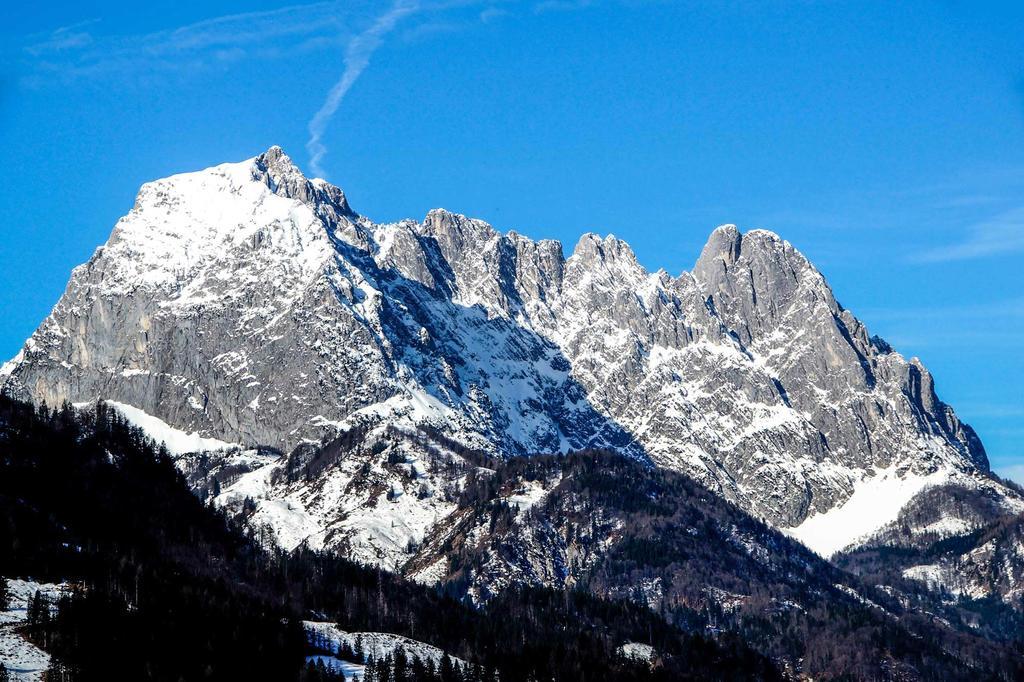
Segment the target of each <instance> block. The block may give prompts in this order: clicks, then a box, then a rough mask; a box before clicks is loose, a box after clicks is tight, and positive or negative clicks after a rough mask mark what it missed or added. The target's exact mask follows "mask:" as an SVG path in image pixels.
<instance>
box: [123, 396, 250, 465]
mask: <svg viewBox="0 0 1024 682" xmlns="http://www.w3.org/2000/svg"><path fill="white" fill-rule="evenodd" d="M104 402H106V403H107V404H108V405H110V406H111V407H113V408H114V409H115V410H117V411H118V412H120V413H121V415H122V416H123V417H124V418H125V419H127V420H128V421H129V422H131V423H132V424H133V425H135V426H137V427H139V428H140V429H142V430H143V431H145V432H146V435H148V436H149V437H150V438H152V439H153V440H154V441H155V442H156V443H157V444H159V443H163V444H164V445H165V446H166V447H167V451H168V452H170V453H171V454H172V455H184V454H186V453H189V452H210V451H213V450H231V449H238V448H239V446H238V445H236V444H234V443H227V442H225V441H222V440H218V439H216V438H205V437H203V436H200V435H199V434H198V433H186V432H185V431H182V430H181V429H176V428H174V427H173V426H171V425H170V424H168V423H167V422H165V421H164V420H162V419H160V418H158V417H154V416H153V415H150V414H146V413H145V412H143V411H142V410H140V409H139V408H137V407H133V406H132V405H126V404H124V403H119V402H117V401H115V400H106V401H104Z"/></svg>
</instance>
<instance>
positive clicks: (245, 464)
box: [0, 147, 1024, 567]
mask: <svg viewBox="0 0 1024 682" xmlns="http://www.w3.org/2000/svg"><path fill="white" fill-rule="evenodd" d="M0 390H2V391H3V392H4V393H5V394H9V395H12V396H15V397H19V398H22V399H29V400H33V401H35V402H44V401H45V402H46V403H48V404H51V405H55V404H60V403H61V402H64V401H69V402H73V403H85V402H92V401H96V400H111V401H116V402H118V403H121V404H124V405H126V406H129V407H130V408H134V409H135V410H141V411H142V413H144V414H145V415H150V416H152V417H155V418H158V419H159V420H162V421H163V422H165V423H166V425H167V426H168V427H169V428H173V429H177V430H180V431H186V432H197V433H198V434H200V435H201V436H203V437H207V438H216V439H220V440H221V441H224V442H226V443H237V444H239V447H238V449H237V450H234V451H228V452H222V453H220V454H215V455H212V456H211V455H204V456H202V457H200V456H196V457H186V458H184V459H183V460H182V462H181V466H183V467H185V468H186V469H187V470H188V471H190V472H191V473H192V476H193V479H194V481H195V484H196V486H197V488H198V487H205V488H206V489H207V491H208V492H209V493H210V494H212V495H214V496H215V497H217V499H218V502H219V503H220V504H224V505H235V506H237V507H238V509H239V510H241V509H242V507H243V506H245V505H247V504H248V511H247V512H246V513H248V514H249V515H250V516H251V517H252V518H253V520H254V522H259V523H262V524H266V525H268V526H269V527H270V528H271V529H272V530H273V532H274V533H275V534H276V535H277V537H278V539H279V541H281V542H282V544H284V545H286V546H289V545H291V546H294V545H295V544H298V543H300V542H308V543H310V544H312V545H314V546H323V545H325V546H337V547H345V548H348V549H349V550H350V551H351V552H352V553H353V554H354V555H355V556H358V557H361V558H363V559H366V560H369V561H373V562H378V563H382V564H384V565H388V566H392V567H397V566H400V565H402V564H403V563H405V562H406V561H408V560H409V559H410V558H411V557H412V556H413V555H414V554H415V547H416V546H418V545H420V544H422V543H424V542H428V541H429V540H430V537H431V533H432V531H433V530H434V529H435V528H436V527H439V526H438V524H440V523H442V522H443V520H444V519H445V518H446V516H447V515H448V514H450V513H452V512H453V511H454V510H455V508H456V504H455V500H456V498H457V496H458V491H459V490H460V489H461V487H462V486H463V485H464V482H465V478H466V476H467V475H468V473H469V472H470V471H472V470H473V469H474V467H475V465H474V464H473V461H472V457H470V458H469V459H467V456H468V454H467V453H471V452H481V453H485V454H486V455H487V456H489V457H498V458H507V457H510V456H515V455H530V454H536V453H567V452H571V451H578V450H583V449H588V448H598V449H609V450H615V451H618V452H621V453H624V454H626V455H627V456H630V457H633V458H635V459H637V460H640V461H643V462H647V463H650V464H653V465H656V466H659V467H665V468H668V469H672V470H674V471H679V472H682V473H685V474H687V475H689V476H691V477H693V478H694V479H695V480H697V481H699V482H700V483H701V484H703V485H705V486H707V487H708V488H709V489H711V490H712V491H714V492H716V493H717V494H720V495H722V496H723V497H725V498H727V499H729V500H731V501H733V502H735V503H736V504H738V505H739V506H740V507H742V508H744V509H746V510H747V511H749V512H751V513H753V514H754V515H756V516H759V517H762V518H764V519H766V520H767V521H768V522H769V523H771V524H772V525H774V526H776V527H778V528H782V529H788V531H789V532H791V533H792V534H793V535H794V536H795V537H797V538H799V539H801V540H803V541H804V542H806V543H807V544H808V545H809V546H811V547H812V548H814V549H816V550H817V551H819V552H821V553H823V554H831V553H832V552H835V551H837V550H840V549H842V548H843V547H844V546H846V545H849V544H850V543H853V542H855V541H856V540H857V539H858V538H861V537H863V536H867V535H869V534H871V533H874V532H876V531H878V530H879V529H880V528H882V527H883V526H885V524H888V523H890V522H892V521H894V520H895V519H896V517H897V515H898V513H899V511H900V509H901V508H902V507H903V506H904V504H906V503H907V502H909V501H911V500H912V499H914V498H915V496H917V495H919V494H920V493H921V492H922V491H924V490H926V489H928V488H929V487H932V486H936V485H952V486H962V487H966V488H969V489H972V490H983V491H988V492H990V493H991V494H993V495H994V496H995V498H996V500H997V505H996V506H997V507H998V509H999V511H1000V513H1017V512H1020V511H1022V510H1024V503H1022V499H1021V496H1020V495H1019V494H1018V493H1017V492H1016V491H1015V490H1012V489H1009V488H1007V487H1005V486H1003V485H1002V484H1000V483H999V482H998V481H997V480H996V479H994V478H993V477H992V476H991V475H990V472H989V468H988V461H987V458H986V455H985V451H984V447H983V446H982V444H981V442H980V440H979V439H978V437H977V435H976V434H975V433H974V431H973V430H972V429H971V428H970V427H969V426H968V425H966V424H964V423H962V422H961V421H960V420H959V419H958V418H957V416H956V414H955V413H954V411H953V410H952V408H951V407H949V406H948V405H946V404H945V403H943V402H942V401H941V400H940V399H939V398H938V397H937V395H936V393H935V390H934V384H933V380H932V377H931V375H930V374H929V373H928V371H927V369H925V368H924V367H923V365H922V364H921V363H920V362H919V361H918V360H916V359H912V360H909V361H908V360H906V359H905V358H903V356H901V355H899V354H898V353H897V352H895V351H894V350H893V349H892V348H891V347H890V346H889V345H888V344H886V343H885V342H884V341H882V340H880V339H878V338H876V337H872V336H871V335H870V334H869V333H868V331H867V329H866V327H865V326H864V325H863V324H862V323H861V322H860V321H859V320H858V319H857V318H855V317H854V316H853V314H852V313H850V312H849V311H848V310H846V309H844V308H843V307H842V306H841V305H840V304H839V303H838V302H837V301H836V299H835V296H834V295H833V293H832V291H831V289H830V287H829V286H828V284H827V282H826V281H825V279H824V278H823V277H822V275H821V274H820V273H819V272H818V271H817V270H816V269H815V268H814V267H813V265H812V264H811V263H810V262H808V260H807V259H806V258H805V257H804V256H803V255H802V254H800V253H799V252H798V251H797V250H796V249H794V248H793V246H792V245H790V244H789V243H788V242H786V241H784V240H782V239H781V238H779V237H778V236H777V235H775V234H773V233H771V232H767V231H764V230H752V231H749V232H746V233H740V231H739V230H737V228H736V227H735V226H732V225H725V226H722V227H719V228H717V229H716V230H715V231H714V232H712V234H711V236H710V237H709V239H708V242H707V244H706V246H705V247H704V249H703V251H702V253H701V254H700V257H699V258H698V259H697V261H696V264H695V266H694V268H693V270H692V271H691V272H684V273H682V274H680V275H679V276H678V277H673V276H671V275H669V274H667V273H665V272H664V271H659V272H655V273H650V272H647V271H646V270H645V269H644V268H643V267H642V266H641V265H640V264H639V263H638V262H637V260H636V258H635V256H634V254H633V252H632V251H631V249H630V248H629V246H628V245H627V244H626V243H625V242H623V241H621V240H619V239H616V238H615V237H611V236H609V237H605V238H601V237H598V236H597V235H594V234H587V235H584V236H583V237H582V238H581V239H580V240H579V242H578V244H577V245H576V246H575V248H574V250H573V251H572V253H571V255H569V256H568V257H565V256H564V255H563V249H562V246H561V244H559V243H558V242H555V241H551V240H540V241H534V240H530V239H528V238H526V237H524V236H522V235H519V234H517V233H515V232H508V233H504V234H503V233H500V232H498V231H497V230H495V229H494V228H492V227H491V226H490V225H488V224H487V223H484V222H482V221H479V220H474V219H470V218H467V217H465V216H462V215H459V214H455V213H450V212H448V211H444V210H434V211H431V212H430V213H429V214H428V215H427V216H426V218H425V219H424V220H423V221H422V222H415V221H411V220H406V221H402V222H399V223H393V224H375V223H373V222H372V221H371V220H369V219H368V218H366V217H364V216H361V215H359V214H358V213H356V212H355V211H354V210H353V209H352V208H351V207H350V205H349V203H348V200H347V198H346V196H345V195H344V193H343V192H342V191H341V190H340V189H338V188H336V187H334V186H332V185H330V184H328V183H326V182H324V181H322V180H318V179H315V180H309V179H307V178H306V177H305V176H304V175H303V174H302V173H301V171H299V169H298V168H297V167H296V166H295V165H294V164H293V163H292V161H291V160H290V159H289V158H288V156H287V155H285V154H284V152H283V151H282V150H281V149H280V148H278V147H272V148H271V149H269V150H268V151H267V152H265V153H263V154H261V155H259V156H257V157H255V158H253V159H249V160H247V161H244V162H241V163H235V164H224V165H221V166H216V167H214V168H210V169H207V170H204V171H199V172H195V173H186V174H182V175H175V176H171V177H169V178H166V179H163V180H158V181H155V182H151V183H147V184H145V185H144V186H143V187H142V189H141V190H140V192H139V195H138V198H137V200H136V203H135V206H134V207H133V208H132V210H131V211H130V212H129V213H128V215H126V216H125V217H124V218H122V219H121V220H120V221H119V222H118V223H117V225H116V226H115V228H114V231H113V233H112V234H111V236H110V239H109V240H108V241H107V243H106V244H105V245H104V246H102V247H100V248H99V249H97V251H96V253H95V254H94V255H93V257H92V258H91V259H90V260H89V262H87V263H86V264H84V265H82V266H79V267H78V268H76V269H75V270H74V271H73V273H72V276H71V279H70V281H69V283H68V287H67V290H66V291H65V293H64V295H63V296H62V297H61V299H60V301H59V302H58V303H57V305H56V306H55V308H54V310H53V312H52V313H51V314H50V315H49V316H48V317H47V319H46V320H45V321H44V322H43V323H42V324H41V325H40V327H39V329H38V330H37V331H36V332H35V333H34V334H33V335H32V337H31V338H30V339H29V340H28V341H27V342H26V344H25V347H24V348H23V350H22V351H21V352H20V353H19V354H18V356H17V357H16V358H14V359H13V360H12V361H11V362H9V363H7V364H6V365H4V367H3V369H2V370H0ZM425 432H427V433H430V434H432V436H431V437H430V438H427V439H426V440H424V438H423V433H425ZM357 437H358V443H355V440H356V439H357ZM332 442H333V443H335V444H336V445H334V446H333V448H334V449H333V450H332V449H331V448H330V447H328V448H326V449H325V448H323V447H321V445H322V444H324V443H327V444H330V443H332ZM255 446H269V447H271V448H275V449H276V450H278V451H281V452H284V453H287V454H286V455H280V454H277V453H275V452H269V451H266V450H261V451H255V450H253V449H252V448H254V447H255ZM325 452H328V453H329V454H327V455H325V454H324V453H325ZM214 481H216V490H214V485H213V482H214ZM247 498H248V499H249V500H251V503H247V502H246V499H247ZM872 500H883V501H884V503H883V504H874V503H872ZM388 505H389V506H388ZM253 507H255V509H253ZM385 510H389V511H385ZM381 519H384V520H383V521H381ZM978 523H980V521H978ZM967 524H968V526H969V527H971V528H973V527H976V523H975V521H971V520H968V521H967ZM972 524H974V525H972Z"/></svg>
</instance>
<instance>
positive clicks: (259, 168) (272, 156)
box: [252, 145, 356, 218]
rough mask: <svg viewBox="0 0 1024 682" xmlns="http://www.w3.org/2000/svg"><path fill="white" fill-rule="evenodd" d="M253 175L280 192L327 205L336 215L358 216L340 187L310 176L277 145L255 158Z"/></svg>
mask: <svg viewBox="0 0 1024 682" xmlns="http://www.w3.org/2000/svg"><path fill="white" fill-rule="evenodd" d="M252 178H253V180H255V181H257V182H261V183H263V184H265V185H266V186H267V187H269V188H270V191H272V192H273V193H274V194H277V195H278V196H281V197H285V198H288V199H296V200H298V201H301V202H302V203H304V204H307V205H309V206H310V207H311V208H313V209H318V208H321V210H322V207H323V206H324V205H327V206H329V208H330V212H331V213H333V214H335V216H347V217H351V218H354V217H356V216H355V213H354V212H353V211H352V209H351V207H350V206H349V204H348V200H347V199H346V197H345V193H344V192H342V191H341V189H340V188H338V187H335V186H334V185H332V184H330V183H328V182H326V181H324V180H320V179H317V180H309V179H307V178H306V176H305V175H304V174H303V173H302V171H301V170H300V169H299V167H298V166H296V165H295V163H294V162H293V161H292V159H291V157H290V156H288V155H287V154H285V152H284V150H283V149H281V147H279V146H277V145H274V146H272V147H270V149H268V150H267V151H265V152H263V153H262V154H260V155H259V156H257V157H256V158H255V159H253V161H252Z"/></svg>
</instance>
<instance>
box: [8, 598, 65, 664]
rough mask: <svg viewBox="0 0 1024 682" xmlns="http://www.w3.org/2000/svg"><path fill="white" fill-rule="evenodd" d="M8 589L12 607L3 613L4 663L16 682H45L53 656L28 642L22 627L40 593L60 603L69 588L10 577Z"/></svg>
mask: <svg viewBox="0 0 1024 682" xmlns="http://www.w3.org/2000/svg"><path fill="white" fill-rule="evenodd" d="M0 579H3V578H0ZM7 587H8V589H9V590H10V593H11V604H10V608H8V609H7V610H6V611H0V663H3V664H4V665H5V666H7V671H8V672H9V673H10V675H11V680H12V681H13V682H41V681H42V679H43V674H44V673H45V672H46V669H47V667H49V665H50V655H49V654H48V653H46V652H45V651H43V650H42V649H39V648H38V647H36V646H35V645H33V644H31V643H30V642H28V641H27V640H26V639H25V638H24V637H23V636H22V635H21V633H20V632H18V628H19V627H20V626H22V625H24V624H25V622H26V620H27V618H28V613H27V611H28V602H29V599H31V598H32V596H33V595H34V594H35V593H36V592H37V591H38V592H40V593H41V594H43V595H44V596H46V597H48V598H50V599H51V600H53V601H56V600H57V599H59V598H60V595H61V592H62V591H63V590H64V589H66V587H67V586H66V585H65V584H63V583H62V584H55V583H39V582H35V581H32V580H22V579H18V578H10V579H7Z"/></svg>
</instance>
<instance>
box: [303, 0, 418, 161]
mask: <svg viewBox="0 0 1024 682" xmlns="http://www.w3.org/2000/svg"><path fill="white" fill-rule="evenodd" d="M419 7H420V3H419V2H418V0H397V1H396V2H395V4H394V5H392V6H391V9H389V10H388V11H387V12H385V13H384V14H382V15H380V16H379V17H378V18H377V20H376V21H375V22H374V23H373V25H372V26H370V28H368V29H367V30H365V31H363V32H362V33H360V34H359V35H357V36H356V37H355V38H353V39H352V41H351V42H350V43H349V44H348V47H347V48H346V50H345V60H344V65H345V70H344V71H343V72H342V74H341V78H339V79H338V82H337V83H335V84H334V87H332V88H331V89H330V91H329V92H328V93H327V99H325V100H324V103H323V105H321V107H320V109H319V111H317V112H316V114H314V115H313V118H312V119H311V120H310V122H309V141H308V142H306V151H308V152H309V166H310V168H312V169H313V172H314V173H316V174H317V175H319V176H321V177H323V176H325V175H326V173H325V172H324V169H323V167H322V166H321V165H320V161H321V160H322V159H323V157H324V155H325V154H326V153H327V147H326V146H324V143H323V136H324V131H325V130H326V129H327V124H328V123H330V121H331V118H332V117H333V116H334V114H335V112H337V111H338V107H339V106H341V101H342V100H343V99H344V98H345V95H346V94H347V93H348V91H349V89H350V88H351V87H352V85H353V84H354V83H355V82H356V80H357V79H358V78H359V76H360V75H362V73H363V71H364V70H365V69H366V67H367V66H368V65H369V63H370V57H372V56H373V53H374V52H376V51H377V48H378V47H380V43H381V40H382V39H383V38H384V36H385V35H386V34H387V33H388V32H389V31H391V30H392V29H393V28H394V27H395V25H396V24H397V23H398V22H399V21H401V20H402V18H403V17H407V16H409V15H410V14H413V13H414V12H416V11H417V10H418V9H419Z"/></svg>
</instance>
